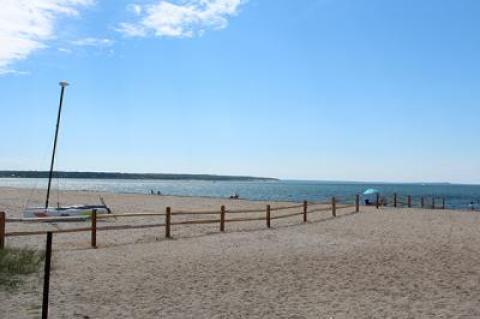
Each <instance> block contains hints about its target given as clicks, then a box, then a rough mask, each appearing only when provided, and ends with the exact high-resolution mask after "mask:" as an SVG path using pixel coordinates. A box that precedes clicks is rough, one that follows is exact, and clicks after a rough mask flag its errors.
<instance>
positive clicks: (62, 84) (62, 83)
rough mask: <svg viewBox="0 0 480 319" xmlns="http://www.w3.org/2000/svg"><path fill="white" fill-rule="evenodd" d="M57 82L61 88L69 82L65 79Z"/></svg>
mask: <svg viewBox="0 0 480 319" xmlns="http://www.w3.org/2000/svg"><path fill="white" fill-rule="evenodd" d="M58 84H60V86H61V87H62V88H64V87H66V86H69V84H68V82H67V81H61V82H60V83H58Z"/></svg>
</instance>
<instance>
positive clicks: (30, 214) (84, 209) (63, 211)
mask: <svg viewBox="0 0 480 319" xmlns="http://www.w3.org/2000/svg"><path fill="white" fill-rule="evenodd" d="M94 209H96V210H97V214H109V213H110V209H109V208H108V207H106V206H74V207H60V208H56V207H49V208H44V207H43V208H41V207H35V208H27V209H25V210H24V211H23V217H24V218H46V217H69V216H80V217H89V216H91V215H92V212H93V210H94Z"/></svg>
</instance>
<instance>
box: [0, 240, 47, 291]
mask: <svg viewBox="0 0 480 319" xmlns="http://www.w3.org/2000/svg"><path fill="white" fill-rule="evenodd" d="M44 259H45V254H44V252H42V251H38V250H33V249H25V248H22V249H19V248H7V249H2V250H0V289H12V288H16V287H18V286H19V285H21V284H22V283H23V277H24V276H26V275H30V274H33V273H36V272H38V271H39V270H40V269H41V265H42V264H43V260H44Z"/></svg>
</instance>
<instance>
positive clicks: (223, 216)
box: [0, 193, 445, 249]
mask: <svg viewBox="0 0 480 319" xmlns="http://www.w3.org/2000/svg"><path fill="white" fill-rule="evenodd" d="M416 203H417V206H416V207H420V208H441V209H445V198H438V197H432V198H431V200H430V201H429V203H427V202H426V198H424V197H421V198H419V199H418V200H417V201H416ZM438 203H440V206H438ZM339 204H340V203H339V201H338V200H337V198H335V197H332V199H331V202H329V203H313V202H307V201H304V202H303V203H301V204H295V205H289V206H282V207H272V206H271V205H266V207H265V209H238V210H227V208H226V207H225V206H224V205H222V206H221V207H220V209H219V210H211V211H172V209H171V208H170V207H166V209H165V212H164V213H128V214H101V215H99V214H97V212H96V210H93V212H92V214H91V216H89V219H90V225H89V226H87V227H79V228H68V229H55V230H50V231H47V230H35V231H15V232H6V224H7V223H45V222H54V223H59V222H69V221H85V219H84V218H83V217H78V216H72V217H55V218H40V219H39V218H6V214H5V212H0V249H3V248H4V247H5V243H6V238H8V237H19V236H36V235H45V234H47V233H48V232H51V233H52V234H60V233H78V232H90V234H91V236H90V237H91V246H92V247H93V248H96V247H97V232H98V231H113V230H127V229H145V228H158V227H164V229H165V237H166V238H171V236H172V235H171V227H172V226H178V225H203V224H218V225H219V231H220V232H224V231H225V225H226V224H228V223H235V222H248V221H264V222H265V225H266V227H267V228H271V225H272V221H273V220H277V219H284V218H290V217H294V216H302V220H303V222H304V223H306V222H307V221H308V216H309V215H310V214H313V213H318V212H328V211H330V212H331V214H332V217H336V216H337V210H338V209H346V208H353V207H355V212H359V211H360V204H361V203H360V195H356V196H355V200H354V203H353V204H352V205H345V204H344V205H339ZM371 205H373V206H376V208H377V209H378V208H380V207H382V206H389V207H395V208H398V207H413V206H414V201H413V198H412V196H410V195H409V196H406V197H403V198H401V197H399V196H398V194H396V193H395V194H393V198H392V200H391V201H389V200H388V199H387V198H385V197H381V196H380V194H377V195H376V202H375V203H371ZM319 206H323V207H319ZM325 206H326V207H325ZM293 209H299V211H297V212H294V213H286V214H285V213H284V214H278V213H277V212H281V211H285V210H293ZM238 214H243V215H245V214H246V215H248V214H264V215H263V216H253V217H245V216H240V217H230V216H236V215H237V216H238ZM175 216H213V217H210V218H209V219H200V220H182V221H175V220H174V217H175ZM135 217H152V218H158V217H161V218H162V222H160V223H153V224H146V225H108V226H97V221H98V220H105V219H111V218H114V219H118V218H119V219H122V218H135ZM227 217H230V218H227ZM87 221H88V220H87Z"/></svg>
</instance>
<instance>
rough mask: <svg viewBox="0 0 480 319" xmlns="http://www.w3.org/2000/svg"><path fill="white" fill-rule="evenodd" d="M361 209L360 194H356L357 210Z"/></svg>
mask: <svg viewBox="0 0 480 319" xmlns="http://www.w3.org/2000/svg"><path fill="white" fill-rule="evenodd" d="M359 211H360V195H359V194H357V195H355V212H356V213H358V212H359Z"/></svg>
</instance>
